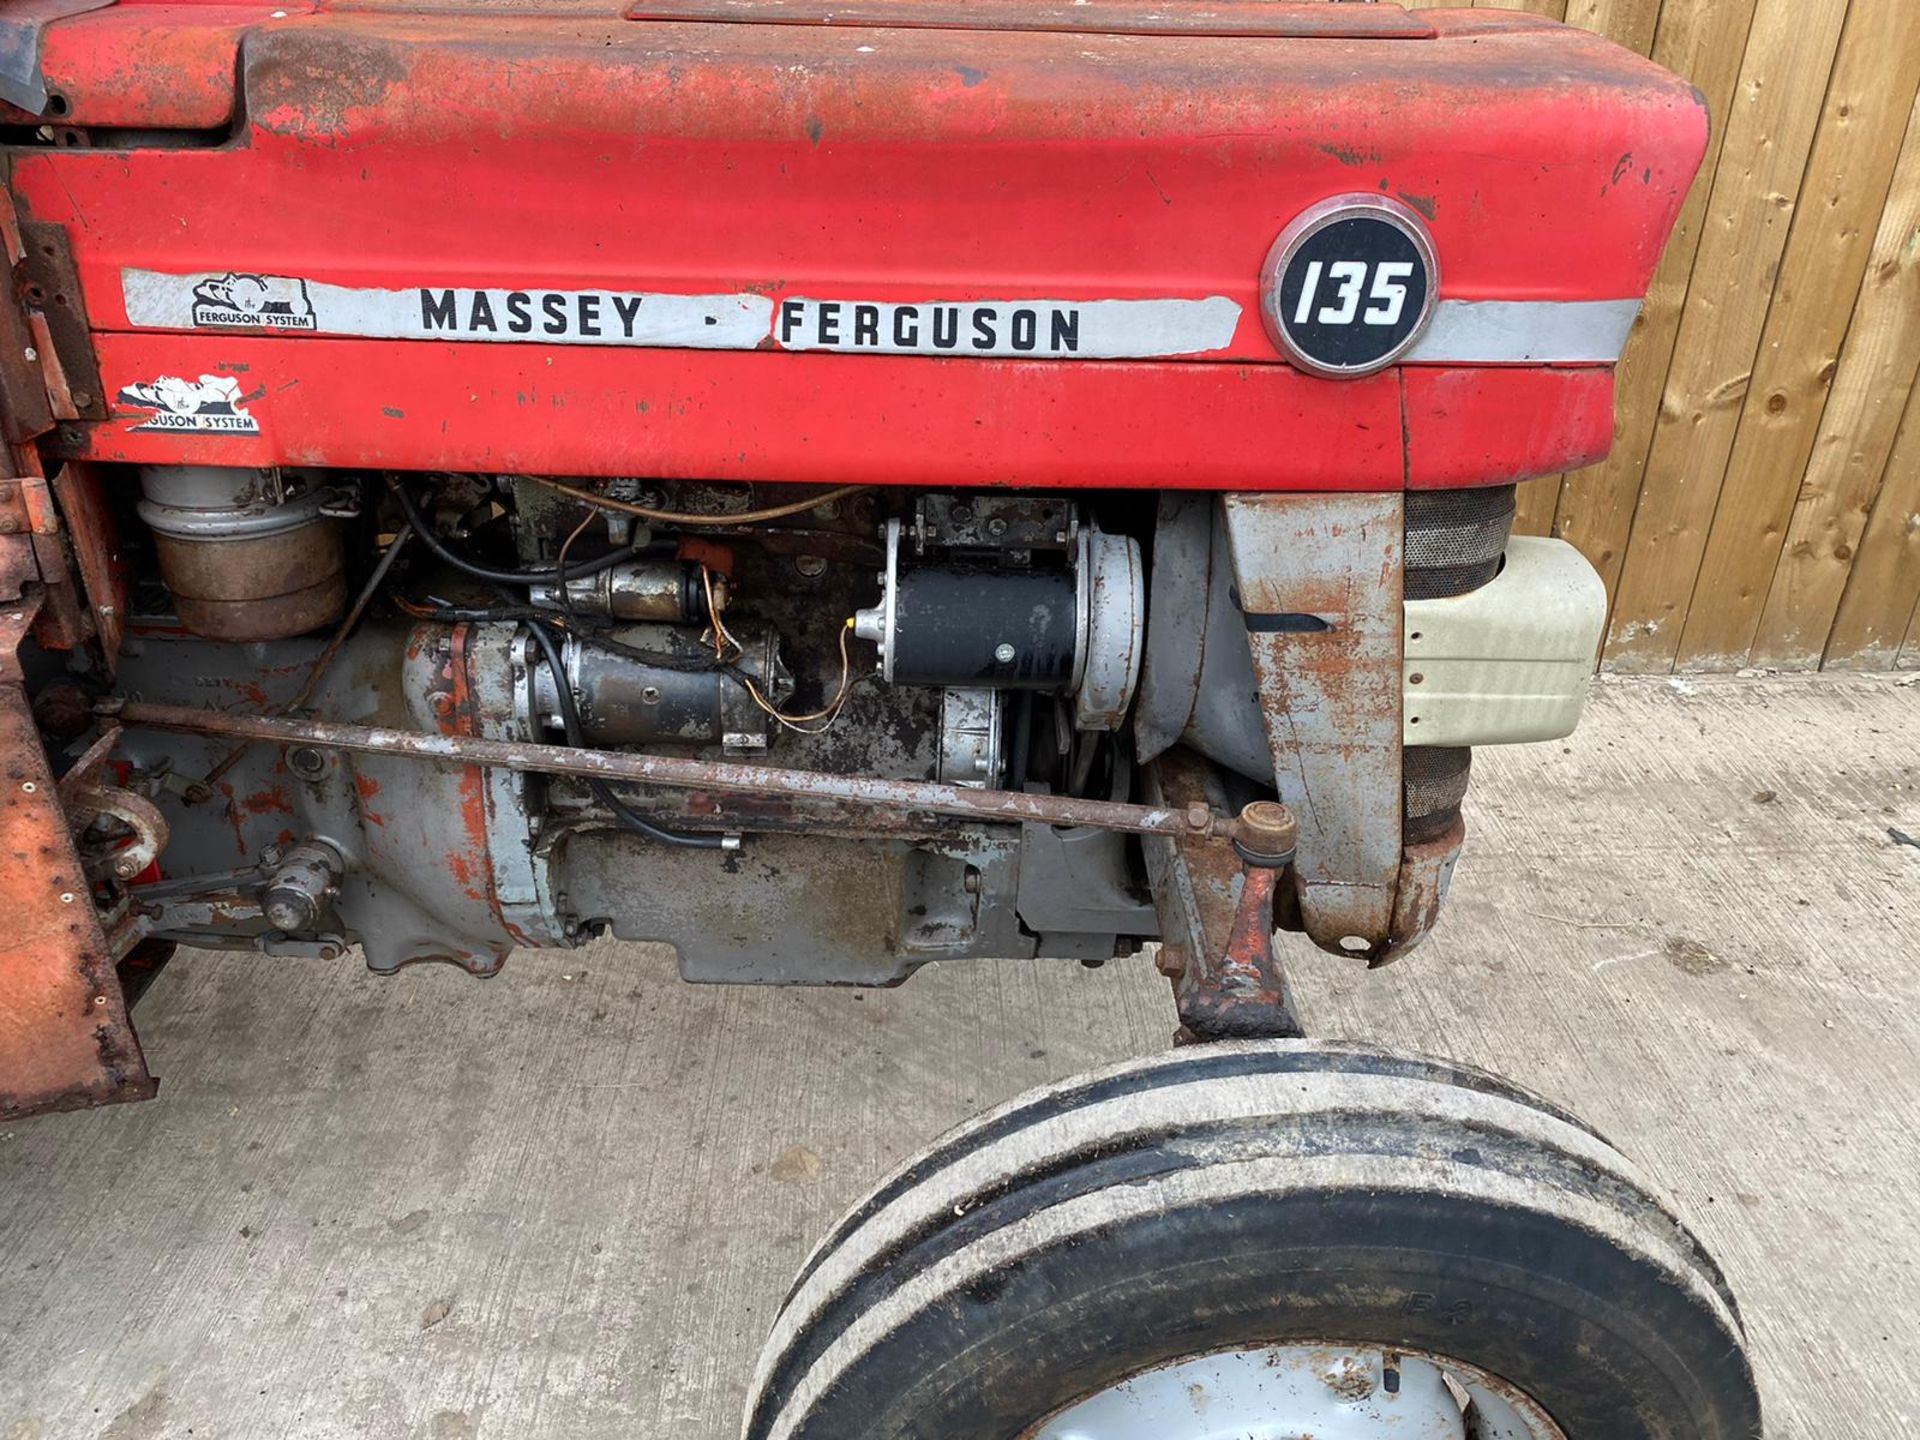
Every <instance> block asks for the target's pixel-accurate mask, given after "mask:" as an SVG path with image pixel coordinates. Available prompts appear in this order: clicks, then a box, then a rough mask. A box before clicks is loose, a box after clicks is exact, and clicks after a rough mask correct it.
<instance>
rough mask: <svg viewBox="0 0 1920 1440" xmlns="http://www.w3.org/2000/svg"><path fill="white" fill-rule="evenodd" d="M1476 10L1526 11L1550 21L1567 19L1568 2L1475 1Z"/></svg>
mask: <svg viewBox="0 0 1920 1440" xmlns="http://www.w3.org/2000/svg"><path fill="white" fill-rule="evenodd" d="M1473 6H1474V9H1476V10H1524V11H1526V12H1527V13H1528V14H1529V15H1544V16H1546V17H1547V19H1549V20H1564V19H1566V18H1567V0H1473Z"/></svg>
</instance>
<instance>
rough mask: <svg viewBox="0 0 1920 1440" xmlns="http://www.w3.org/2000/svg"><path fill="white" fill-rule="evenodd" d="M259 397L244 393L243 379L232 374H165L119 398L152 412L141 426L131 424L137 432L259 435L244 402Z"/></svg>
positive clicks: (126, 390) (128, 388)
mask: <svg viewBox="0 0 1920 1440" xmlns="http://www.w3.org/2000/svg"><path fill="white" fill-rule="evenodd" d="M259 398H260V396H259V394H258V393H255V394H252V395H242V394H241V393H240V382H239V381H238V380H236V379H234V378H233V376H231V375H202V376H201V377H200V378H199V379H198V380H182V379H181V378H180V377H179V376H177V375H162V376H161V377H160V378H159V379H157V380H152V381H149V382H147V383H146V384H144V385H128V386H125V387H123V388H122V389H121V391H120V394H119V396H118V401H119V403H120V404H121V405H123V406H125V407H126V408H127V409H129V410H145V411H148V412H149V413H148V415H147V416H146V418H145V419H143V420H141V422H140V423H139V424H138V425H132V426H129V427H128V428H129V429H130V430H132V431H135V432H138V431H142V430H171V431H194V432H198V433H201V434H214V435H258V434H259V433H260V422H259V421H258V420H256V419H254V418H253V416H252V415H250V414H248V413H247V407H246V405H245V404H244V403H243V402H244V401H248V400H257V399H259Z"/></svg>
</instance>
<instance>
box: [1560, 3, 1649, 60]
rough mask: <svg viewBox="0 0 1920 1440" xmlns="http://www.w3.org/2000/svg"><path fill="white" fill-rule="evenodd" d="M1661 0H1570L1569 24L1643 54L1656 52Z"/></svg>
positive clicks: (1568, 6)
mask: <svg viewBox="0 0 1920 1440" xmlns="http://www.w3.org/2000/svg"><path fill="white" fill-rule="evenodd" d="M1660 4H1661V0H1568V4H1567V23H1568V24H1569V25H1578V26H1579V27H1580V28H1581V29H1582V30H1591V31H1593V32H1594V34H1596V35H1604V36H1606V37H1607V38H1608V39H1609V40H1611V41H1613V43H1614V44H1616V45H1624V46H1626V47H1627V49H1629V50H1634V51H1638V52H1639V53H1640V54H1642V55H1647V54H1651V53H1652V51H1653V36H1654V29H1655V27H1656V26H1658V25H1659V23H1660Z"/></svg>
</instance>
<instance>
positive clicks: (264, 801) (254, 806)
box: [236, 790, 293, 815]
mask: <svg viewBox="0 0 1920 1440" xmlns="http://www.w3.org/2000/svg"><path fill="white" fill-rule="evenodd" d="M236 808H237V809H239V810H244V811H245V812H246V813H247V814H249V815H291V814H293V797H292V796H290V795H288V794H287V792H286V791H284V790H256V791H255V792H254V793H253V794H251V795H248V796H246V797H245V798H244V799H242V800H240V801H239V802H238V805H237V806H236Z"/></svg>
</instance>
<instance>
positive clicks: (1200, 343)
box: [121, 268, 1640, 365]
mask: <svg viewBox="0 0 1920 1440" xmlns="http://www.w3.org/2000/svg"><path fill="white" fill-rule="evenodd" d="M121 286H122V292H123V294H124V297H125V300H126V308H127V319H128V320H129V321H130V322H131V323H132V324H134V325H135V326H138V327H141V328H144V329H160V330H197V331H202V332H205V331H236V330H237V331H247V330H254V331H262V332H267V333H284V334H318V335H355V336H364V337H367V338H371V339H391V340H478V341H494V342H501V343H510V344H511V343H521V344H540V345H613V346H649V347H666V348H674V349H694V350H756V349H760V348H762V347H763V346H766V345H767V344H768V343H769V341H772V342H773V343H775V344H777V345H778V346H779V348H781V349H785V350H829V351H836V352H843V353H865V354H877V355H972V356H977V357H996V356H997V357H1004V358H1012V359H1021V358H1026V359H1082V360H1123V359H1148V358H1155V357H1165V356H1177V355H1206V354H1214V353H1218V352H1220V351H1224V350H1226V349H1228V348H1229V347H1231V345H1232V344H1233V341H1234V337H1235V335H1236V334H1237V333H1238V330H1239V326H1240V316H1241V310H1240V306H1239V305H1238V304H1237V303H1235V302H1234V301H1232V300H1230V299H1228V298H1226V297H1225V296H1222V295H1214V296H1209V297H1207V298H1206V299H1202V300H1037V299H1036V300H972V299H968V300H927V301H920V302H912V303H898V302H881V301H855V300H816V299H809V298H806V297H803V296H793V297H783V298H782V299H781V300H780V301H779V302H778V303H776V302H775V301H774V300H772V299H769V298H768V297H767V296H764V295H755V294H746V293H742V294H735V295H675V294H666V293H662V292H656V291H626V290H542V289H532V288H529V289H526V290H511V289H506V288H502V287H489V288H486V289H469V288H464V287H447V286H410V287H407V288H405V289H398V290H384V289H367V288H359V287H351V286H345V285H329V284H326V283H323V282H321V281H317V280H301V279H297V278H293V277H289V276H275V275H260V274H254V273H250V272H245V271H239V272H234V271H227V272H218V271H207V272H202V273H199V274H192V275H169V274H164V273H162V272H159V271H154V270H139V269H132V268H129V269H126V270H123V271H122V272H121ZM1639 310H1640V302H1639V301H1637V300H1587V301H1560V300H1546V301H1542V300H1442V301H1441V302H1440V303H1439V304H1438V305H1437V306H1435V307H1434V315H1433V320H1432V322H1431V323H1430V324H1429V326H1428V328H1427V331H1426V333H1425V334H1424V335H1422V336H1421V337H1420V339H1419V341H1418V342H1417V343H1416V344H1415V345H1414V346H1413V348H1412V350H1410V351H1409V352H1408V353H1407V355H1406V356H1405V357H1404V362H1405V363H1411V364H1429V365H1433V364H1479V365H1499V364H1507V365H1511V364H1571V365H1580V364H1586V365H1594V364H1611V363H1612V362H1614V361H1616V360H1618V359H1619V358H1620V353H1621V351H1622V350H1623V349H1624V348H1625V346H1626V342H1627V336H1628V334H1629V333H1630V332H1631V331H1632V329H1633V322H1634V317H1635V316H1636V315H1637V314H1638V313H1639Z"/></svg>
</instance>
